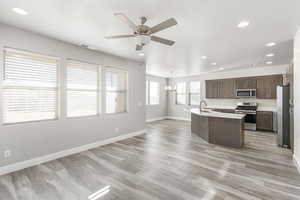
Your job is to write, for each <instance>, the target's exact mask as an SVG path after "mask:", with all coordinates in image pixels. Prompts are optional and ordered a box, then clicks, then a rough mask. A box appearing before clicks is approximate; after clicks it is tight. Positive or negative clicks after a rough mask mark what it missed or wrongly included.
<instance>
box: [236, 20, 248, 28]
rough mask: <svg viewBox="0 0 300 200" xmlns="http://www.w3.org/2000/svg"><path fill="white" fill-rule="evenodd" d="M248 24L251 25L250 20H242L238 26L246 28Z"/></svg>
mask: <svg viewBox="0 0 300 200" xmlns="http://www.w3.org/2000/svg"><path fill="white" fill-rule="evenodd" d="M247 26H249V22H248V21H242V22H240V23H239V24H238V25H237V27H238V28H245V27H247Z"/></svg>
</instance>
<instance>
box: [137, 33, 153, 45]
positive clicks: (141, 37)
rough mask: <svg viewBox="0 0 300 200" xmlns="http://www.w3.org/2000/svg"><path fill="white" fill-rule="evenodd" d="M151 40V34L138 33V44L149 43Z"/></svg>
mask: <svg viewBox="0 0 300 200" xmlns="http://www.w3.org/2000/svg"><path fill="white" fill-rule="evenodd" d="M150 40H151V37H150V36H149V35H137V36H136V41H137V44H143V45H145V44H148V43H149V42H150Z"/></svg>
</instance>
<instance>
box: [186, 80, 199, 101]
mask: <svg viewBox="0 0 300 200" xmlns="http://www.w3.org/2000/svg"><path fill="white" fill-rule="evenodd" d="M193 82H198V83H199V92H191V85H192V83H193ZM192 95H199V97H200V98H201V81H199V80H194V81H190V82H189V102H188V104H189V106H200V102H199V104H192V103H191V100H192Z"/></svg>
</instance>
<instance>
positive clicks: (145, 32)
mask: <svg viewBox="0 0 300 200" xmlns="http://www.w3.org/2000/svg"><path fill="white" fill-rule="evenodd" d="M114 16H116V17H118V18H119V19H120V20H122V21H123V22H125V23H126V24H127V25H128V26H129V27H130V28H131V29H132V30H133V34H130V35H115V36H107V37H105V38H106V39H120V38H132V37H134V38H136V39H137V44H136V48H135V49H136V51H141V50H142V49H143V47H144V46H145V45H146V44H148V43H149V42H150V41H154V42H159V43H162V44H165V45H169V46H172V45H173V44H174V43H175V42H174V41H172V40H168V39H165V38H161V37H157V36H154V35H152V34H154V33H157V32H159V31H162V30H164V29H167V28H170V27H172V26H175V25H176V24H177V21H176V20H175V19H174V18H170V19H168V20H166V21H163V22H161V23H160V24H157V25H156V26H153V27H149V26H147V25H145V23H146V22H147V18H146V17H141V18H140V19H141V24H140V25H136V24H135V23H134V22H132V20H130V19H129V18H128V17H127V16H126V15H125V14H123V13H115V14H114Z"/></svg>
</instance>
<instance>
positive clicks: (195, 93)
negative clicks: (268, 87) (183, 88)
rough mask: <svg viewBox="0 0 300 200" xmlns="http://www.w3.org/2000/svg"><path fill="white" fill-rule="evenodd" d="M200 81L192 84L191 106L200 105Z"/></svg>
mask: <svg viewBox="0 0 300 200" xmlns="http://www.w3.org/2000/svg"><path fill="white" fill-rule="evenodd" d="M200 91H201V89H200V81H191V82H190V93H189V104H190V105H191V106H199V105H200Z"/></svg>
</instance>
